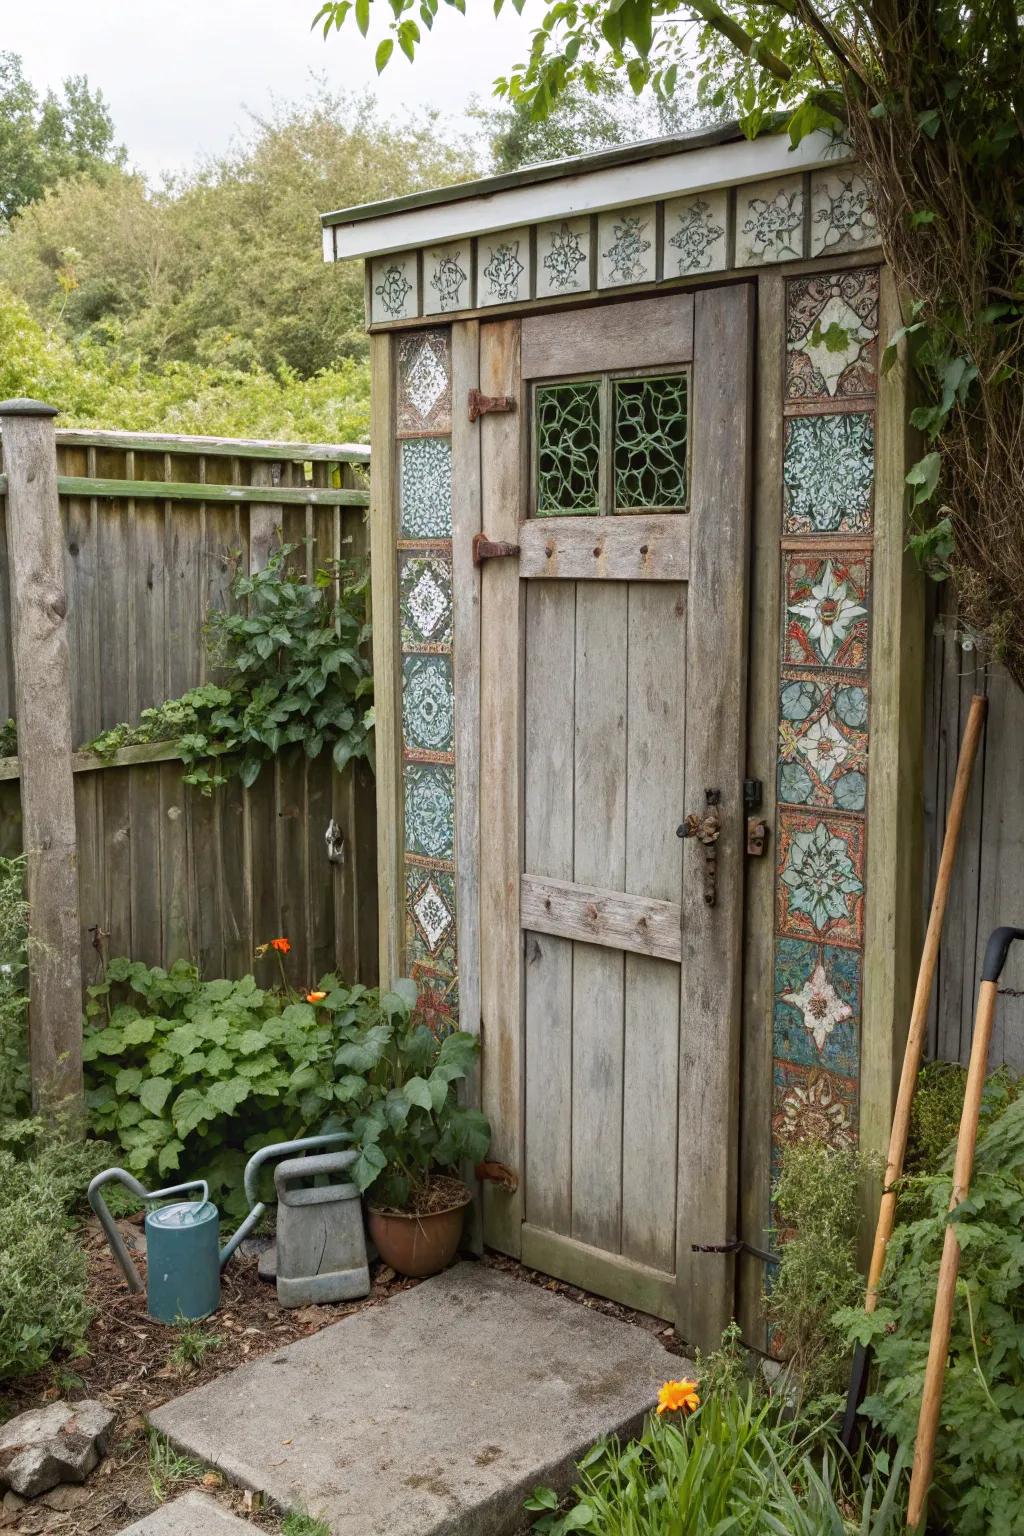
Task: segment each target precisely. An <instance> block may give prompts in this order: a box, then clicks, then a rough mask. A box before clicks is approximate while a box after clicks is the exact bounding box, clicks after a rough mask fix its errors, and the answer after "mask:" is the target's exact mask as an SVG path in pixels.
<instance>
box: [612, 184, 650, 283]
mask: <svg viewBox="0 0 1024 1536" xmlns="http://www.w3.org/2000/svg"><path fill="white" fill-rule="evenodd" d="M657 233H658V220H657V210H656V209H655V205H654V204H653V203H645V204H643V206H642V207H639V208H622V209H620V210H619V211H618V212H616V213H602V214H601V215H600V217H599V218H598V221H597V251H598V257H597V286H598V287H599V288H626V287H629V286H630V285H631V284H633V283H649V282H652V281H653V280H654V278H655V276H656V275H657V261H658V247H657Z"/></svg>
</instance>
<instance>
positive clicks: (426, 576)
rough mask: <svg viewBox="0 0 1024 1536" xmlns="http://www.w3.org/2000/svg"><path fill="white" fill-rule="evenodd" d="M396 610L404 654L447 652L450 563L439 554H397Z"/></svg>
mask: <svg viewBox="0 0 1024 1536" xmlns="http://www.w3.org/2000/svg"><path fill="white" fill-rule="evenodd" d="M398 606H399V612H400V614H401V624H402V649H403V651H450V650H451V645H452V562H451V557H450V556H448V555H443V554H440V553H432V554H429V555H424V554H417V553H412V552H410V551H408V550H402V551H400V552H399V557H398Z"/></svg>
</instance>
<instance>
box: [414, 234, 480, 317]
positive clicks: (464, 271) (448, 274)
mask: <svg viewBox="0 0 1024 1536" xmlns="http://www.w3.org/2000/svg"><path fill="white" fill-rule="evenodd" d="M472 272H473V243H472V241H471V240H469V239H466V240H458V241H455V242H453V243H452V244H451V245H439V246H434V247H433V248H432V249H428V250H426V251H424V253H423V313H424V314H425V315H448V314H451V313H452V311H453V310H456V309H469V307H470V304H471V303H472V292H473V279H472Z"/></svg>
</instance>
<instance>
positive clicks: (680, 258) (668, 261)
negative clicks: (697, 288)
mask: <svg viewBox="0 0 1024 1536" xmlns="http://www.w3.org/2000/svg"><path fill="white" fill-rule="evenodd" d="M728 231H729V194H728V192H725V191H721V192H702V193H701V194H700V196H699V197H677V198H675V199H673V201H672V202H668V203H666V204H665V230H664V235H663V242H664V243H663V246H662V263H661V270H662V272H663V273H664V275H665V276H666V277H689V276H690V275H691V273H694V272H721V271H722V270H723V269H724V268H725V267H727V266H728V265H729V243H728Z"/></svg>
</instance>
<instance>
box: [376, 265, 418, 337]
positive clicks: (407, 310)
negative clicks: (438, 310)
mask: <svg viewBox="0 0 1024 1536" xmlns="http://www.w3.org/2000/svg"><path fill="white" fill-rule="evenodd" d="M419 312H420V279H419V260H418V258H417V254H416V252H415V251H403V252H401V253H400V254H397V255H394V256H376V257H374V260H373V262H372V263H371V266H370V319H371V320H372V321H373V323H374V325H381V324H385V323H386V322H387V321H389V320H411V319H413V318H414V317H415V316H416V315H418V314H419Z"/></svg>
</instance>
